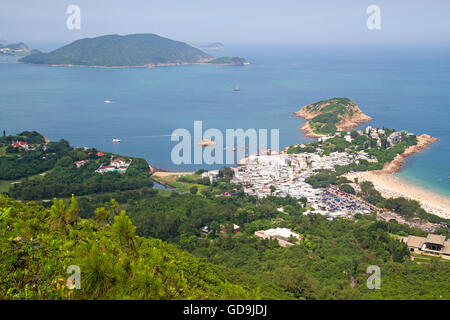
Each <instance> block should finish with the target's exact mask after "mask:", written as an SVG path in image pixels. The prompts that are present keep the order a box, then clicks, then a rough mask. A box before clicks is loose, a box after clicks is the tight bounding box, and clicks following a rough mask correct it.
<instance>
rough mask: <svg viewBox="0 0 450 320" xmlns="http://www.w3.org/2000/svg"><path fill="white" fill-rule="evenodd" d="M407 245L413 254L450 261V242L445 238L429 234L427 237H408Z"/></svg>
mask: <svg viewBox="0 0 450 320" xmlns="http://www.w3.org/2000/svg"><path fill="white" fill-rule="evenodd" d="M405 239H406V240H405V242H406V245H407V246H408V249H409V251H410V252H411V253H415V254H426V255H433V256H438V257H442V258H444V259H448V260H450V241H446V240H445V236H442V235H437V234H429V235H428V236H427V237H426V238H425V237H417V236H408V238H405Z"/></svg>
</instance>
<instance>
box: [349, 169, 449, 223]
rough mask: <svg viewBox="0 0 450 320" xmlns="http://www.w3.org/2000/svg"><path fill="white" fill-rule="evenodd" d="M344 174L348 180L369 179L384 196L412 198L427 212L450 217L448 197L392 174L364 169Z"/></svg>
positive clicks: (360, 180)
mask: <svg viewBox="0 0 450 320" xmlns="http://www.w3.org/2000/svg"><path fill="white" fill-rule="evenodd" d="M345 176H346V177H347V178H348V179H350V180H354V178H358V180H359V182H362V181H371V182H372V183H373V185H374V186H375V189H377V190H378V191H379V192H380V193H381V195H382V196H383V197H385V198H391V197H404V198H407V199H414V200H417V201H418V202H419V203H420V205H421V206H422V208H424V209H425V210H426V211H427V212H429V213H432V214H435V215H437V216H439V217H442V218H446V219H450V197H446V196H444V195H440V194H437V193H434V192H431V191H429V190H426V189H424V188H421V187H419V186H415V185H412V184H409V183H407V182H404V181H403V180H401V179H399V178H398V177H396V176H395V175H394V174H391V173H381V172H370V171H366V172H351V173H347V174H346V175H345Z"/></svg>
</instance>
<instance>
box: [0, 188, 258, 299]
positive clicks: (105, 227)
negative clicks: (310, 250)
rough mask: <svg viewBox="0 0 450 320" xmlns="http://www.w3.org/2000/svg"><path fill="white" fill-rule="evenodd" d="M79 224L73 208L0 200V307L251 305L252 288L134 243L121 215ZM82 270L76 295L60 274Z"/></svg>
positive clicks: (184, 256)
mask: <svg viewBox="0 0 450 320" xmlns="http://www.w3.org/2000/svg"><path fill="white" fill-rule="evenodd" d="M112 204H113V206H112V208H111V209H105V208H103V209H99V210H97V211H96V218H95V220H92V219H90V220H85V219H81V218H79V217H78V211H79V209H78V204H77V201H76V200H75V199H74V198H73V199H72V200H71V203H70V205H65V204H64V203H63V202H62V201H57V200H56V199H55V200H54V204H53V206H52V207H51V209H50V210H49V209H44V208H43V207H40V206H38V205H36V204H33V203H19V202H16V201H12V200H10V199H8V198H5V197H4V196H0V208H8V209H0V252H1V253H2V254H1V255H0V268H1V270H2V272H1V273H0V299H223V298H225V299H236V298H240V299H252V298H259V297H260V295H259V293H258V290H257V288H249V287H248V286H247V285H246V287H245V288H244V287H243V286H240V285H236V284H233V283H232V281H234V280H230V278H229V277H228V276H227V273H228V272H227V271H224V270H223V268H220V267H217V266H214V265H212V264H210V263H207V262H205V261H202V260H201V259H198V258H195V257H193V256H192V255H190V254H188V253H186V252H184V251H181V250H179V249H177V248H175V247H174V246H172V245H168V244H166V243H164V242H162V241H160V240H156V239H145V238H142V237H138V236H136V235H135V227H134V226H133V224H132V223H131V221H130V219H129V218H128V216H127V215H126V214H125V212H124V211H122V212H119V211H118V210H117V208H116V207H115V206H114V202H112ZM70 265H76V266H79V267H80V271H81V289H80V290H76V289H75V290H69V289H68V287H67V284H66V277H68V275H67V273H66V270H67V268H68V267H69V266H70Z"/></svg>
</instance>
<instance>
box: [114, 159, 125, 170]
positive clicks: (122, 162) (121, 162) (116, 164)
mask: <svg viewBox="0 0 450 320" xmlns="http://www.w3.org/2000/svg"><path fill="white" fill-rule="evenodd" d="M110 165H111V166H114V167H116V168H121V167H125V166H126V165H127V162H126V160H125V159H123V158H116V159H114V160H111V163H110Z"/></svg>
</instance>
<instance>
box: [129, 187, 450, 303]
mask: <svg viewBox="0 0 450 320" xmlns="http://www.w3.org/2000/svg"><path fill="white" fill-rule="evenodd" d="M280 206H281V207H283V208H284V209H285V210H284V211H285V212H286V213H287V214H285V213H280V212H279V211H277V208H278V207H280ZM303 211H304V208H303V207H302V205H301V204H299V203H298V202H297V201H296V200H295V199H291V198H285V199H283V198H276V197H269V198H265V199H261V200H256V199H254V198H249V197H245V196H237V197H216V196H212V197H209V198H205V197H200V196H193V195H190V194H176V193H174V194H172V195H171V196H170V197H168V198H167V197H161V196H158V195H154V196H153V197H150V198H146V199H142V200H138V201H136V202H135V203H134V204H131V205H130V206H128V212H129V214H130V217H131V219H132V220H133V222H134V223H135V225H136V227H137V229H136V232H137V233H138V234H139V235H142V236H151V237H158V238H161V239H163V240H165V241H168V242H171V243H174V244H177V245H178V246H179V247H181V248H182V249H185V250H187V251H190V252H192V253H194V254H195V255H197V256H200V257H205V258H207V259H208V260H209V261H211V262H214V263H215V264H218V265H220V266H225V267H227V268H228V269H229V270H234V271H239V272H243V273H245V274H247V275H249V276H252V277H253V278H254V281H256V282H255V283H258V286H259V287H260V288H261V289H264V290H269V289H271V290H279V289H280V288H281V290H282V291H283V293H284V294H286V295H288V296H290V297H292V298H306V299H372V298H376V299H380V298H381V299H405V298H410V299H427V298H438V297H439V296H440V295H442V296H443V297H447V298H450V297H449V296H448V294H449V293H448V292H450V291H449V290H448V289H449V287H448V286H449V284H448V283H447V280H446V279H447V275H446V272H448V271H449V267H450V264H449V263H448V262H446V261H442V262H439V261H434V260H433V261H431V263H430V264H429V265H420V266H419V265H416V264H415V263H414V262H411V261H410V259H409V252H408V250H407V248H406V246H405V245H404V244H403V243H402V242H400V241H399V240H397V238H396V237H394V236H391V235H392V234H397V235H401V236H406V235H408V234H415V235H421V236H424V235H425V233H424V232H423V231H421V230H420V229H410V228H409V227H407V226H405V225H400V224H398V223H396V222H380V221H376V220H375V217H374V216H370V215H369V216H363V215H359V214H358V215H357V216H356V217H355V218H356V219H355V220H347V219H335V220H333V221H328V220H326V219H325V218H324V217H322V216H320V215H315V214H310V215H308V216H303V215H302V212H303ZM232 224H237V225H239V226H240V227H241V232H239V233H237V234H233V233H232V232H231V228H230V227H229V226H231V225H232ZM203 226H208V230H209V233H208V234H204V233H202V232H201V231H200V230H201V228H202V227H203ZM274 227H288V228H291V229H292V230H295V231H296V232H298V233H300V234H302V235H303V236H304V240H302V241H301V242H300V244H299V245H296V246H294V247H291V248H281V247H279V246H278V244H277V243H276V241H268V240H260V239H258V238H256V237H255V236H254V235H253V233H254V232H255V231H257V230H261V229H268V228H274ZM373 264H375V265H378V266H379V267H380V268H381V270H382V277H383V278H382V281H383V284H382V289H381V291H379V292H378V291H371V290H368V289H367V287H366V280H367V277H368V275H367V274H366V268H367V266H369V265H373ZM398 272H400V273H402V274H404V275H405V276H404V277H403V278H401V277H398V274H397V273H398ZM352 278H353V279H354V281H355V286H354V287H353V288H352V287H351V286H350V282H351V279H352ZM264 290H263V291H264ZM435 290H436V291H435ZM271 292H272V291H271ZM277 295H281V292H280V293H278V294H277Z"/></svg>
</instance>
